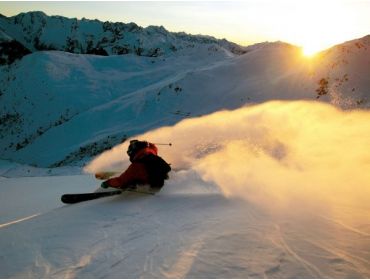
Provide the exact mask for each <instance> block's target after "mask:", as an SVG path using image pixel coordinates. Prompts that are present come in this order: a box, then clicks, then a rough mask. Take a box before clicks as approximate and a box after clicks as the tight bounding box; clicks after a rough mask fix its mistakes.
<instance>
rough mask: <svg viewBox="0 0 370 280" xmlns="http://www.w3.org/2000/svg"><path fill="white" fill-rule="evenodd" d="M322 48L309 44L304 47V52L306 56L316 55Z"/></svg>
mask: <svg viewBox="0 0 370 280" xmlns="http://www.w3.org/2000/svg"><path fill="white" fill-rule="evenodd" d="M321 50H322V48H321V47H318V46H313V45H307V46H303V47H302V54H303V56H305V57H314V56H315V55H316V54H317V53H318V52H319V51H321Z"/></svg>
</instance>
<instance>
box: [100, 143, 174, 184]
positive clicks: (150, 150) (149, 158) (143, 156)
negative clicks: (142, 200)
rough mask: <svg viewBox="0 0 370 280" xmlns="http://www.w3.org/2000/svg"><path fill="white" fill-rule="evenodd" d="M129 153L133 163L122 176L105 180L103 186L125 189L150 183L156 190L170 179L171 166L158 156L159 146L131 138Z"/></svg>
mask: <svg viewBox="0 0 370 280" xmlns="http://www.w3.org/2000/svg"><path fill="white" fill-rule="evenodd" d="M127 154H128V156H129V157H130V161H131V165H130V166H129V167H128V168H127V170H126V171H125V172H123V173H122V174H121V175H120V176H118V177H114V178H111V179H109V180H107V181H104V182H103V183H102V184H101V187H102V188H104V189H106V188H109V187H113V188H117V189H123V190H125V189H127V188H135V187H136V186H137V185H150V187H151V188H152V189H153V190H154V191H159V190H160V189H161V188H162V187H163V185H164V180H166V179H168V172H170V170H171V167H170V165H169V164H168V163H167V162H166V161H164V160H163V159H162V158H161V157H160V156H158V149H157V147H156V146H155V145H154V144H153V143H149V142H147V141H139V140H131V141H130V145H129V147H128V150H127Z"/></svg>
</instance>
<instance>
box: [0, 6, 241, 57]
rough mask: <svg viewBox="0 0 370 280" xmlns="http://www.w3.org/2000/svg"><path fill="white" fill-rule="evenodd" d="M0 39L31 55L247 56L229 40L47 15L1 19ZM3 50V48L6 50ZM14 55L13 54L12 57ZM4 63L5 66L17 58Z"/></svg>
mask: <svg viewBox="0 0 370 280" xmlns="http://www.w3.org/2000/svg"><path fill="white" fill-rule="evenodd" d="M0 31H2V32H3V33H4V34H5V35H6V36H7V37H8V38H5V36H0V40H1V41H2V44H3V45H4V44H5V43H6V42H12V44H13V45H14V44H15V43H14V41H15V42H16V43H17V44H20V45H22V46H23V47H24V48H25V49H26V50H25V51H24V55H26V54H28V53H30V52H36V51H45V50H59V51H66V52H70V53H79V54H95V55H104V56H108V55H123V54H129V53H134V54H136V55H138V56H148V57H158V56H163V55H165V54H169V53H173V52H176V51H178V50H182V49H187V48H194V47H195V44H208V45H210V46H211V45H213V47H214V48H218V49H226V50H228V51H230V52H231V53H233V54H236V55H240V54H244V53H246V50H245V48H244V47H242V46H239V45H237V44H235V43H232V42H229V41H227V40H226V39H216V38H214V37H211V36H205V35H191V34H186V33H185V32H169V31H167V30H166V29H165V28H164V27H163V26H152V25H151V26H148V27H146V28H143V27H140V26H138V25H137V24H135V23H133V22H131V23H122V22H110V21H105V22H103V21H99V20H97V19H95V20H90V19H85V18H82V19H81V20H78V19H77V18H67V17H63V16H48V15H46V14H45V13H44V12H38V11H36V12H28V13H20V14H18V15H16V16H12V17H5V16H2V17H0ZM3 49H4V47H3ZM8 53H9V51H6V50H3V51H0V57H4V56H6V55H8V56H9V54H8ZM10 55H11V54H10ZM11 57H12V58H11V59H7V60H4V59H3V60H2V61H1V63H2V64H5V63H7V64H9V63H12V62H14V60H15V59H17V58H18V57H16V58H13V57H14V56H11Z"/></svg>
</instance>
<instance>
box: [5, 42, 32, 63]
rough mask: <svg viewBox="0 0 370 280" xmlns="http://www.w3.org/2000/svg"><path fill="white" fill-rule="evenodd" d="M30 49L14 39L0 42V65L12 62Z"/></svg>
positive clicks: (28, 52)
mask: <svg viewBox="0 0 370 280" xmlns="http://www.w3.org/2000/svg"><path fill="white" fill-rule="evenodd" d="M30 53H31V51H30V50H29V49H27V48H26V47H24V46H23V45H22V44H21V43H19V42H18V41H16V40H11V41H3V42H0V65H5V64H12V63H13V62H14V61H16V60H17V59H21V58H22V57H23V56H25V55H27V54H30Z"/></svg>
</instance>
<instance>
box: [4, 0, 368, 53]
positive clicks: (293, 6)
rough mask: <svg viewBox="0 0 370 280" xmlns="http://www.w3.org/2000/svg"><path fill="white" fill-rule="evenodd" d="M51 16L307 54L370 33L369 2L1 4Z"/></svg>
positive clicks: (8, 12)
mask: <svg viewBox="0 0 370 280" xmlns="http://www.w3.org/2000/svg"><path fill="white" fill-rule="evenodd" d="M36 10H38V11H43V12H45V13H46V14H48V15H62V16H66V17H76V18H79V19H80V18H83V17H85V18H88V19H99V20H102V21H119V22H125V23H128V22H135V23H136V24H138V25H140V26H143V27H146V26H149V25H162V26H164V27H165V28H166V29H167V30H169V31H174V32H180V31H184V32H186V33H191V34H203V35H211V36H214V37H216V38H220V39H222V38H226V39H227V40H229V41H232V42H235V43H238V44H241V45H244V46H246V45H251V44H254V43H259V42H264V41H278V40H280V41H284V42H288V43H292V44H295V45H298V46H301V47H303V48H304V50H305V51H306V52H307V53H310V52H312V53H313V52H315V51H318V50H322V49H325V48H328V47H330V46H332V45H335V44H339V43H343V42H344V41H348V40H352V39H356V38H359V37H362V36H365V35H368V34H370V16H369V15H370V0H244V1H114V2H110V1H94V2H91V1H83V2H74V1H41V2H38V1H27V2H24V1H19V2H14V1H1V2H0V13H1V14H3V15H5V16H13V15H16V14H18V13H20V12H27V11H36Z"/></svg>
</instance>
